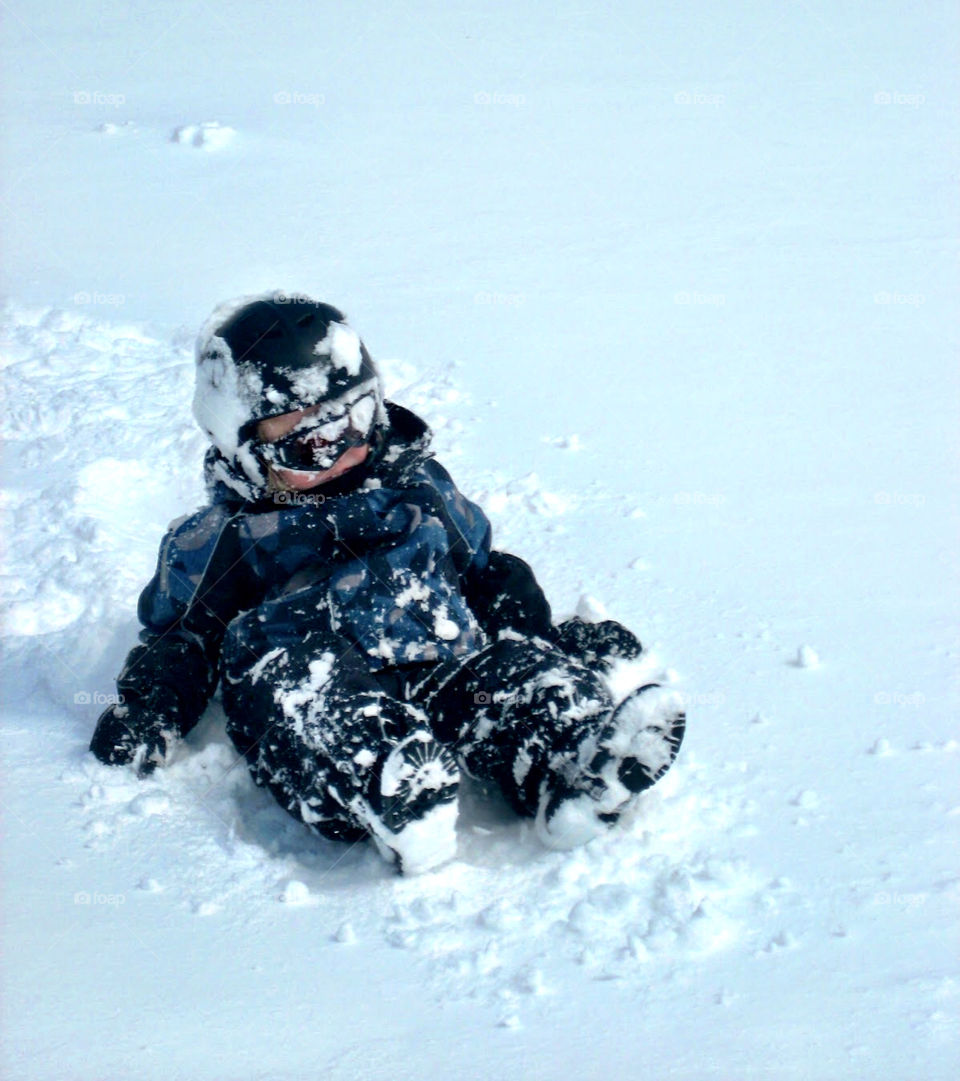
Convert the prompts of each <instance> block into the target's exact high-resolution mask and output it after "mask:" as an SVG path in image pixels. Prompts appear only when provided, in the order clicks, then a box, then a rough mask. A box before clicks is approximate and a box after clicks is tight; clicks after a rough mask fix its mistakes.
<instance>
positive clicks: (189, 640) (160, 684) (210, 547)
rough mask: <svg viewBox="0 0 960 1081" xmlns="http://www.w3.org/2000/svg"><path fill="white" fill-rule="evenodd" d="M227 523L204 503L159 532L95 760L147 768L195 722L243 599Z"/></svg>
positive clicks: (233, 538) (166, 755)
mask: <svg viewBox="0 0 960 1081" xmlns="http://www.w3.org/2000/svg"><path fill="white" fill-rule="evenodd" d="M233 522H234V519H232V518H230V517H229V516H228V514H227V513H226V511H224V510H223V508H221V507H218V506H214V507H208V508H205V509H204V510H203V511H200V512H198V513H197V514H195V515H193V516H191V517H190V518H187V519H185V520H183V521H182V522H180V523H175V525H174V526H172V527H171V529H170V530H169V532H168V533H167V535H166V536H165V537H164V540H163V543H162V544H161V546H160V555H159V559H158V561H157V571H156V574H155V575H154V577H153V579H152V580H151V581H150V583H149V584H148V585H147V587H146V589H144V591H143V593H142V594H141V596H140V602H139V605H138V615H139V617H140V621H141V623H142V624H143V627H144V629H143V631H142V632H141V634H140V644H139V645H136V646H134V647H133V649H132V650H131V651H130V653H129V655H128V656H127V659H126V662H125V664H124V666H123V670H122V671H121V672H120V675H119V676H118V678H117V690H118V692H119V695H118V697H119V702H118V704H116V705H113V706H110V707H109V708H108V709H107V710H105V711H104V713H103V714H102V715H101V717H100V719H99V721H98V722H97V728H96V731H95V732H94V735H93V739H92V741H91V743H90V749H91V751H93V753H94V754H95V755H96V756H97V758H99V759H100V761H102V762H106V763H108V764H110V765H126V764H128V763H131V762H133V763H136V765H137V767H138V770H139V772H140V773H141V774H144V773H149V772H151V771H152V770H153V769H154V768H155V766H157V765H158V764H162V763H164V762H166V761H167V760H168V758H169V756H170V753H171V751H172V750H173V747H174V746H175V745H176V743H177V742H178V741H179V739H180V738H181V737H183V736H185V735H186V734H187V733H188V732H189V731H190V730H191V729H192V728H193V727H194V725H195V724H196V723H197V721H198V720H199V719H200V716H201V715H202V713H203V711H204V709H205V708H206V705H207V702H208V701H209V699H210V696H211V695H212V694H213V692H214V690H215V689H216V685H217V662H218V658H219V652H220V644H221V642H222V639H223V632H224V630H225V629H226V625H227V623H228V622H229V621H230V619H231V618H233V616H234V615H235V614H236V613H237V611H239V610H240V602H241V601H242V599H243V598H242V590H238V588H237V585H238V583H237V571H238V570H239V569H241V567H242V564H240V563H238V562H237V551H236V548H237V541H236V538H237V535H236V530H235V528H234V527H233V524H232V523H233ZM231 571H233V572H234V573H233V574H231V573H230V572H231Z"/></svg>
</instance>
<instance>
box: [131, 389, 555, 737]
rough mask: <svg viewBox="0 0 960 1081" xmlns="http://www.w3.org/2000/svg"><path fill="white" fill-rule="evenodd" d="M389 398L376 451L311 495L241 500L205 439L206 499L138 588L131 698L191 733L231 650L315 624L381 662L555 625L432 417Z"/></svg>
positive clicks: (244, 655)
mask: <svg viewBox="0 0 960 1081" xmlns="http://www.w3.org/2000/svg"><path fill="white" fill-rule="evenodd" d="M386 409H387V417H388V420H389V424H388V426H387V427H386V428H385V430H384V432H383V433H381V435H380V436H379V437H378V440H377V445H376V446H375V447H374V448H373V449H372V452H371V454H370V455H369V456H368V460H367V462H365V463H364V464H363V466H359V467H356V469H354V470H351V471H350V472H349V473H348V474H345V475H344V476H343V477H342V478H339V480H340V483H336V482H334V483H333V484H330V485H323V486H321V487H320V488H318V489H314V490H313V491H312V492H303V493H294V492H290V493H273V494H272V495H271V496H269V497H266V498H260V499H258V500H256V501H254V502H251V501H248V500H243V499H240V498H238V496H237V494H236V487H235V486H231V485H230V484H229V483H223V481H224V479H227V480H229V477H226V478H225V473H224V470H225V469H226V470H228V469H229V463H226V462H225V461H224V460H223V459H222V458H221V457H220V455H219V454H218V452H216V451H215V450H214V449H213V448H211V451H210V453H209V454H208V457H207V462H206V472H207V478H208V485H209V488H210V492H211V502H210V504H209V505H208V506H205V507H204V508H202V509H201V510H199V511H197V512H196V513H194V514H192V515H189V516H188V517H186V518H184V519H181V520H179V521H178V522H174V523H173V524H172V526H171V527H170V529H169V531H168V533H167V535H166V536H165V537H164V539H163V542H162V544H161V547H160V555H159V559H158V565H157V571H156V574H155V575H154V577H153V579H152V580H151V581H150V583H149V584H148V585H147V587H146V588H145V589H144V591H143V593H142V595H141V597H140V602H139V606H138V614H139V617H140V620H141V622H142V624H143V628H144V630H143V632H142V633H141V636H140V637H141V642H142V645H140V646H137V647H135V649H134V650H133V651H132V652H131V654H130V656H129V657H128V659H127V664H126V666H125V668H124V671H123V672H122V673H121V675H120V678H119V679H118V687H119V689H120V690H121V692H122V693H123V694H124V695H125V697H126V698H128V699H131V698H139V699H141V700H145V701H147V702H149V703H150V704H151V705H152V706H153V707H154V708H155V709H157V710H162V709H163V708H164V707H165V706H168V705H169V706H170V707H171V712H173V713H175V714H176V715H177V716H178V718H179V722H180V727H181V730H182V731H186V730H188V729H189V728H190V727H192V725H193V724H195V723H196V720H197V719H199V716H200V714H201V713H202V711H203V708H204V707H205V705H206V702H207V700H208V698H209V696H210V695H211V694H212V693H213V690H214V689H215V687H216V683H217V679H218V674H219V668H220V665H221V663H222V664H223V666H224V667H226V668H228V669H229V668H242V667H244V666H247V667H249V666H250V665H251V664H254V663H256V662H257V661H258V660H259V659H260V658H261V657H263V656H264V655H265V653H266V652H268V651H269V650H270V649H275V648H282V647H284V646H288V645H291V644H293V643H299V642H302V640H303V638H304V636H305V635H306V634H308V633H310V632H316V635H317V636H318V638H319V639H321V640H326V641H330V640H336V641H338V642H339V643H340V644H341V645H342V646H343V649H344V650H348V651H351V652H352V653H354V654H355V655H358V656H360V657H362V658H363V662H364V663H365V665H366V667H367V668H368V669H369V670H371V671H376V670H378V669H380V668H384V667H388V666H392V665H397V664H408V663H424V662H447V663H450V662H453V661H457V662H462V661H463V660H465V659H466V658H468V657H469V656H471V655H472V654H474V653H476V652H477V651H478V650H480V649H482V648H483V646H484V645H486V643H487V641H488V640H489V638H490V637H494V638H495V637H496V636H497V634H498V632H499V631H500V630H503V629H506V628H509V629H511V630H514V631H520V632H521V633H529V634H541V635H546V634H549V633H550V629H551V618H550V609H549V605H548V604H547V602H546V599H545V598H544V596H543V593H542V591H541V590H540V588H539V586H538V585H537V583H536V580H535V578H534V576H533V573H532V571H531V570H530V568H529V567H528V566H527V564H526V563H524V562H523V561H522V560H520V559H518V558H517V557H515V556H510V555H508V554H507V553H502V552H495V551H494V552H492V551H491V548H490V542H491V529H490V523H489V521H488V520H487V518H486V516H485V515H484V514H483V511H482V510H481V509H480V508H479V507H478V506H477V505H476V504H475V503H472V502H471V501H470V500H468V499H466V498H465V497H464V496H463V495H462V494H461V493H460V492H459V491H458V490H457V488H456V486H455V485H454V483H453V481H452V480H451V478H450V476H449V474H448V473H447V471H446V470H445V469H444V468H443V466H441V465H440V464H439V463H438V462H437V461H436V460H435V459H434V458H433V456H432V452H431V451H430V449H429V442H430V433H429V429H428V428H427V426H426V424H425V423H424V422H423V421H422V420H421V419H420V418H419V417H417V416H416V415H415V414H413V413H411V412H410V411H409V410H406V409H404V408H403V407H401V406H398V405H396V404H395V403H393V402H387V403H386Z"/></svg>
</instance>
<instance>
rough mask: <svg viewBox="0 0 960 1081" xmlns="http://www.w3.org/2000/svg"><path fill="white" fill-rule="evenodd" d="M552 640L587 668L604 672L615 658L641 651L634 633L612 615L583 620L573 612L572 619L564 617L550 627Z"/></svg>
mask: <svg viewBox="0 0 960 1081" xmlns="http://www.w3.org/2000/svg"><path fill="white" fill-rule="evenodd" d="M553 644H554V645H555V646H557V647H558V648H559V649H562V650H563V652H564V653H566V654H567V656H568V657H572V658H573V659H574V660H577V661H580V662H581V663H582V664H584V665H586V666H587V668H595V669H600V670H601V671H604V672H605V671H607V670H609V668H610V666H611V664H612V663H613V661H614V660H616V659H617V658H619V657H624V658H626V659H627V660H633V659H634V658H636V657H639V656H640V654H641V653H642V652H643V646H641V645H640V640H639V639H638V638H637V636H636V635H635V634H634V633H633V632H632V631H628V630H627V628H626V627H624V626H623V624H622V623H617V621H616V620H614V619H605V620H604V621H603V622H602V623H586V622H585V621H584V620H582V619H580V617H579V616H574V617H573V619H567V620H564V622H563V623H561V624H560V625H559V626H557V627H555V628H554V632H553Z"/></svg>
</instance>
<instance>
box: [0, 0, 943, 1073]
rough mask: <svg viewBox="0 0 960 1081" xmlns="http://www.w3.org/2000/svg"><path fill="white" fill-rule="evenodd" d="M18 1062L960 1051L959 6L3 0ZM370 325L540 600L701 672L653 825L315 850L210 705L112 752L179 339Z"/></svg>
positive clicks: (174, 392)
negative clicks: (269, 307)
mask: <svg viewBox="0 0 960 1081" xmlns="http://www.w3.org/2000/svg"><path fill="white" fill-rule="evenodd" d="M5 14H6V19H5V24H6V25H5V40H4V59H5V64H4V67H5V76H4V79H5V90H6V101H5V124H4V136H3V139H4V143H3V161H4V190H3V198H4V225H3V229H4V286H3V288H4V292H5V295H6V297H7V302H6V307H5V319H4V322H5V325H6V334H5V337H6V342H5V345H4V349H3V365H4V384H5V389H6V405H5V410H4V430H3V441H4V449H3V488H2V499H3V506H4V518H5V521H4V538H5V539H4V555H5V567H4V573H3V578H2V581H3V602H4V617H3V618H4V630H5V648H4V699H3V709H2V727H0V736H2V754H3V771H2V788H0V810H2V820H3V843H2V868H0V870H2V886H3V928H2V936H3V937H2V969H0V975H2V988H0V991H2V1021H3V1046H2V1058H0V1072H2V1073H3V1076H5V1077H10V1078H17V1079H31V1081H32V1079H37V1081H39V1079H44V1081H93V1079H101V1078H124V1079H127V1078H129V1079H141V1078H142V1079H151V1081H152V1079H155V1078H156V1079H159V1078H164V1079H171V1078H176V1079H180V1078H182V1079H184V1081H207V1079H210V1081H254V1079H256V1081H300V1079H303V1081H312V1079H314V1078H325V1079H326V1078H329V1079H343V1081H347V1079H349V1081H356V1079H363V1081H378V1079H391V1081H399V1079H423V1078H442V1079H445V1078H451V1079H454V1078H455V1079H457V1081H470V1079H484V1081H485V1079H488V1078H489V1079H492V1078H517V1077H532V1078H537V1079H540V1078H543V1079H548V1081H574V1079H576V1081H580V1079H587V1078H589V1079H593V1078H597V1079H606V1078H613V1077H621V1078H634V1077H636V1078H640V1077H643V1078H662V1077H675V1078H683V1079H690V1081H700V1079H713V1078H716V1079H724V1081H726V1079H737V1081H741V1079H752V1078H757V1079H759V1078H764V1079H766V1078H776V1079H780V1078H783V1079H793V1078H796V1079H804V1081H806V1079H824V1081H846V1079H850V1081H853V1079H863V1078H876V1079H884V1081H886V1079H896V1081H901V1079H914V1078H915V1079H923V1081H939V1079H947V1078H951V1079H952V1078H953V1077H955V1076H956V1075H957V1069H958V1065H960V1048H958V1044H960V1039H958V1036H960V1022H958V1003H960V973H958V965H957V956H958V952H957V947H958V945H960V942H958V935H957V927H958V921H957V902H958V900H960V873H958V869H957V866H956V850H957V849H956V843H957V825H958V820H960V802H958V792H960V788H958V780H960V755H958V750H960V743H958V731H957V723H956V722H957V717H958V713H960V710H958V693H957V684H956V674H957V658H958V642H957V636H956V626H955V624H956V614H957V601H958V597H960V590H958V558H957V543H956V542H957V525H958V518H960V515H958V486H957V482H956V452H957V430H956V420H957V406H958V389H960V387H958V375H957V368H956V357H957V344H958V343H957V338H958V335H957V319H956V316H957V285H958V282H957V275H956V262H955V261H956V252H957V245H956V238H957V212H956V205H955V190H954V189H955V180H956V172H957V159H958V153H957V145H958V144H957V138H956V137H957V133H958V125H957V113H958V93H957V91H958V84H957V79H956V77H955V74H954V70H953V68H952V67H951V64H950V48H951V45H952V43H953V41H954V40H955V39H956V32H957V23H958V18H957V13H956V11H955V10H954V8H953V6H952V5H950V4H947V3H942V4H941V3H934V4H929V5H924V6H923V7H922V8H911V7H909V6H908V5H894V4H875V5H868V6H865V7H864V6H853V5H849V4H840V5H837V4H827V3H825V2H824V0H812V2H810V3H801V4H799V5H790V6H783V5H765V4H760V3H758V2H756V0H749V2H742V3H731V4H724V5H721V6H717V5H708V4H704V3H701V4H683V5H673V4H667V3H663V2H657V3H656V4H654V5H650V6H645V7H641V6H639V5H632V4H628V3H611V4H605V5H601V6H595V7H583V6H582V5H577V4H574V3H572V2H571V3H564V4H560V5H555V6H552V7H550V8H549V10H547V7H545V6H542V5H534V4H532V3H524V4H519V5H518V4H516V3H505V2H499V0H497V2H493V3H488V4H485V5H476V4H466V3H461V2H453V3H440V2H436V3H415V4H413V5H407V6H405V7H403V8H395V9H394V8H390V7H388V6H385V5H375V4H370V3H365V2H359V3H355V4H351V5H334V4H330V3H325V2H323V3H313V4H308V3H296V2H294V0H278V2H277V3H275V4H273V5H270V6H268V7H264V6H262V5H258V4H255V3H252V2H250V0H242V2H241V3H238V4H236V5H232V6H229V7H227V8H223V9H220V8H218V7H217V6H215V5H200V4H191V3H189V2H184V3H181V4H178V5H176V6H174V5H151V4H145V3H132V4H131V3H125V4H110V3H103V4H91V3H87V2H81V3H79V4H77V5H74V6H72V7H69V8H64V7H62V6H59V5H54V4H51V3H49V2H48V3H31V2H26V0H16V2H15V3H12V4H10V5H5ZM273 287H281V288H287V289H290V290H295V291H306V292H310V293H314V294H316V295H319V296H321V297H322V298H323V299H325V300H329V301H330V302H332V303H334V304H337V305H339V306H342V307H343V308H344V309H345V310H346V311H347V312H348V314H349V315H350V316H351V318H352V321H353V323H354V324H355V325H356V327H357V328H358V330H359V331H360V332H361V334H362V335H363V336H364V339H365V341H366V342H367V344H368V346H369V347H370V349H371V351H372V352H373V354H374V356H376V357H377V358H378V359H379V361H380V362H381V365H382V367H383V370H384V372H385V374H386V376H387V380H388V390H389V391H390V393H391V394H392V395H393V396H394V397H395V398H396V399H397V400H398V401H400V402H401V403H403V404H405V405H407V406H409V407H411V408H413V409H414V410H416V411H418V412H421V413H422V414H423V415H424V416H425V417H426V419H427V420H428V421H429V422H430V423H431V425H432V426H433V428H434V430H435V432H436V441H437V445H438V448H439V454H438V457H439V458H440V460H441V461H442V462H443V463H444V464H445V465H447V467H448V468H449V469H450V471H451V472H452V474H453V476H454V478H455V480H456V481H457V482H458V484H459V485H460V487H461V488H462V489H463V490H464V491H465V492H466V493H467V494H468V495H470V496H471V497H472V498H474V499H476V500H477V501H478V502H480V503H481V505H482V506H483V507H484V508H485V510H486V511H487V513H488V515H489V516H490V518H491V520H492V521H493V523H494V528H495V531H496V534H495V539H496V543H497V545H498V546H499V547H503V548H506V549H508V550H512V551H515V552H517V553H518V554H520V555H522V556H524V557H525V558H526V559H528V560H529V561H530V562H531V563H532V564H533V566H534V567H535V569H536V570H537V572H538V575H539V577H540V579H541V581H542V583H543V585H544V587H545V589H546V590H547V593H548V596H549V597H550V599H551V601H552V603H553V605H554V609H555V614H556V615H557V617H558V618H560V617H563V616H565V615H568V614H570V613H571V612H572V611H574V610H575V609H576V608H578V606H579V608H580V610H581V611H584V612H587V613H594V614H599V613H601V612H602V611H603V610H604V609H605V610H606V611H608V612H609V613H610V614H611V615H612V616H614V617H616V618H618V619H621V620H622V621H623V622H625V623H627V624H628V625H629V626H630V627H631V628H633V629H634V630H636V631H637V633H638V634H639V635H640V637H641V638H642V639H643V641H644V642H645V643H646V644H647V645H649V647H650V650H651V660H650V662H649V663H650V664H651V665H655V664H656V665H660V666H663V667H664V668H665V670H666V671H665V677H666V678H667V679H669V680H672V681H674V683H675V685H676V686H677V687H678V688H680V689H681V690H682V691H683V693H684V694H685V695H686V699H687V703H688V714H689V723H688V729H687V738H686V741H685V744H684V747H683V750H682V753H681V757H680V759H679V761H678V763H677V765H676V766H675V768H674V769H673V770H672V771H671V772H670V773H669V774H668V775H667V777H666V778H664V780H663V781H662V782H661V783H660V784H659V785H658V786H656V787H655V788H654V789H653V790H651V792H650V793H649V794H648V795H647V796H646V797H645V799H644V802H643V804H642V806H641V807H640V808H639V811H638V813H637V815H636V816H635V818H634V820H633V821H632V822H631V823H629V824H628V826H627V827H626V828H624V829H622V830H620V831H618V832H617V833H615V834H611V835H610V836H608V837H605V838H603V839H601V840H599V841H596V842H594V843H592V844H590V845H588V846H587V847H585V848H583V849H580V850H578V851H574V852H550V851H546V850H544V849H543V848H541V847H540V846H539V844H538V842H537V841H536V839H535V838H534V836H533V832H532V829H531V828H530V827H529V825H528V824H525V823H522V822H518V821H516V820H515V819H513V818H512V817H511V816H510V814H509V813H508V812H507V811H506V809H505V808H504V807H503V806H502V805H501V804H500V803H499V802H498V801H497V800H496V799H495V798H494V797H493V796H492V795H491V794H489V793H483V792H480V791H477V790H475V789H471V790H468V791H466V792H464V793H463V794H462V797H461V807H460V821H459V835H460V847H459V853H458V859H457V861H456V862H454V863H453V864H450V865H448V866H447V867H445V868H443V869H442V870H440V871H438V872H436V873H434V874H431V875H427V876H423V877H420V878H416V879H406V880H404V879H399V878H396V877H394V876H393V875H392V874H391V872H390V871H389V870H388V868H387V867H386V865H385V864H384V863H383V862H382V861H381V860H380V858H379V857H378V856H377V854H376V853H375V851H373V850H372V848H370V847H369V846H357V847H353V848H350V847H347V846H337V845H334V844H332V843H326V842H322V841H318V840H316V839H315V838H313V837H312V836H311V835H309V834H308V833H307V832H306V831H305V830H304V829H303V828H302V827H300V826H299V825H298V824H297V823H296V822H294V821H293V820H292V819H289V818H288V817H287V816H286V815H285V814H284V812H283V811H281V810H280V809H279V808H278V807H277V806H276V805H275V804H274V803H273V801H272V800H271V798H270V797H269V796H268V795H267V794H266V793H264V792H263V791H262V790H259V789H256V788H255V787H254V785H253V783H252V782H251V781H250V779H249V778H248V776H247V774H246V770H245V767H244V766H243V764H242V762H240V763H238V762H237V758H236V755H235V754H234V752H233V750H232V747H231V746H230V744H229V742H228V741H227V739H226V736H225V734H224V730H223V718H222V714H221V713H220V710H219V706H218V705H217V704H216V703H214V704H213V705H212V706H211V708H210V710H209V711H208V714H207V717H206V718H205V720H204V721H203V722H202V724H201V725H200V727H199V728H198V729H197V730H196V731H195V732H194V733H193V734H192V735H191V737H190V738H189V740H188V741H187V743H186V745H185V746H184V748H183V749H182V753H181V754H180V755H179V757H178V759H177V760H176V762H175V763H174V764H173V765H172V766H171V767H170V768H169V769H168V770H166V771H164V772H162V773H161V774H157V775H155V776H154V777H152V778H151V779H149V780H146V781H142V782H141V781H137V780H136V779H135V778H134V777H133V776H132V774H130V773H129V772H127V771H124V770H112V769H109V768H107V767H104V766H101V765H99V764H98V763H96V762H95V761H94V760H93V758H92V756H90V755H89V754H88V753H87V751H86V747H87V743H88V741H89V738H90V735H91V732H92V728H93V724H94V722H95V719H96V717H97V715H98V713H99V712H100V710H101V709H102V708H103V703H104V701H105V696H108V695H110V694H111V693H112V692H113V691H114V687H113V682H112V681H113V677H114V676H115V675H116V672H117V670H118V668H119V665H120V662H121V660H122V657H123V656H124V654H125V652H126V650H127V648H128V647H129V646H130V645H131V644H132V643H133V641H134V637H135V634H136V629H137V626H136V619H135V604H136V598H137V596H138V593H139V590H140V588H141V587H142V586H143V584H144V583H145V582H146V580H147V578H148V577H149V576H150V574H151V573H152V570H153V566H154V560H155V558H156V548H157V544H158V541H159V539H160V536H161V534H162V531H163V529H164V527H165V526H166V524H167V522H168V521H169V520H170V519H172V518H174V517H176V516H178V515H179V514H181V513H183V512H184V511H186V510H189V509H191V508H192V507H193V506H194V505H195V504H196V503H197V502H198V501H199V500H200V499H201V498H202V487H201V482H200V469H199V466H200V458H201V456H202V452H203V449H204V443H203V438H202V436H201V434H200V432H199V431H198V430H197V429H196V428H195V426H194V424H193V421H192V419H191V417H190V408H189V407H190V399H191V394H192V378H193V372H192V355H191V343H192V337H193V335H194V333H195V332H196V330H197V328H198V327H199V325H200V323H201V322H202V320H203V319H204V318H205V317H206V315H207V314H208V313H209V311H210V310H211V309H212V308H213V307H214V305H215V304H216V303H218V302H219V301H221V300H223V299H225V298H227V297H230V296H232V295H236V294H243V293H252V292H256V291H258V290H262V289H269V288H273Z"/></svg>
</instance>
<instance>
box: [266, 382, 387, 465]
mask: <svg viewBox="0 0 960 1081" xmlns="http://www.w3.org/2000/svg"><path fill="white" fill-rule="evenodd" d="M376 406H377V403H376V395H375V394H374V393H373V392H372V391H370V392H368V393H367V394H364V395H362V396H361V397H360V398H357V399H356V401H354V402H353V403H351V405H350V406H349V407H348V408H347V409H345V410H341V411H340V412H338V413H336V414H334V415H330V414H329V413H328V412H325V411H324V412H319V413H315V414H311V415H309V416H306V417H303V418H302V419H301V420H300V421H299V422H298V423H297V426H296V427H295V428H294V429H293V430H292V431H290V432H288V433H287V434H286V435H284V436H282V437H281V438H280V439H275V440H272V441H270V442H267V441H266V440H263V441H261V443H260V453H261V456H262V457H263V459H264V461H265V462H267V464H269V465H272V466H275V467H279V468H280V469H295V470H299V471H300V472H322V471H323V470H326V469H330V468H331V466H333V465H334V464H335V463H336V462H337V460H338V459H339V458H340V457H341V456H342V455H343V454H344V453H345V452H346V451H348V450H349V449H350V448H351V447H359V446H361V445H362V444H363V443H366V442H367V440H368V439H369V438H370V434H371V431H372V429H373V421H374V416H375V414H376Z"/></svg>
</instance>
